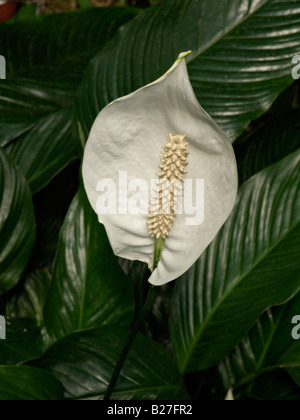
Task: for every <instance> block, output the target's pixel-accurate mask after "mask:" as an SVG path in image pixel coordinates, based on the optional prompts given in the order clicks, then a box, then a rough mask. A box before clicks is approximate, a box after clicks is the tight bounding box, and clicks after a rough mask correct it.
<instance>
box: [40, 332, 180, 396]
mask: <svg viewBox="0 0 300 420" xmlns="http://www.w3.org/2000/svg"><path fill="white" fill-rule="evenodd" d="M127 336H128V331H127V330H126V329H122V328H118V327H113V326H108V327H102V328H99V329H95V330H91V331H86V332H82V333H76V334H72V335H70V336H68V337H66V338H64V339H62V340H61V341H59V342H57V343H56V344H54V345H53V346H52V347H51V348H50V349H49V350H48V351H47V352H46V354H45V355H44V356H43V357H41V359H39V360H38V361H37V362H34V363H33V364H34V365H35V366H38V367H40V368H42V369H46V370H48V371H50V372H51V373H52V374H53V375H54V376H55V377H56V378H57V379H59V380H60V381H61V382H62V384H63V386H64V388H65V396H66V398H68V399H86V400H87V399H90V400H92V399H95V400H96V399H102V398H103V396H104V393H105V391H106V389H107V385H108V383H109V381H110V379H111V376H112V373H113V369H114V367H115V364H116V362H117V359H118V357H119V355H120V353H121V351H122V348H123V347H124V344H125V342H126V339H127ZM184 398H187V394H186V391H185V388H184V384H183V380H182V377H181V375H180V374H179V372H178V371H177V369H176V366H175V364H174V362H173V360H172V358H171V356H170V354H169V353H168V352H167V350H166V349H164V348H163V347H162V346H160V345H159V344H157V343H155V342H153V341H151V340H149V339H148V338H146V337H144V336H142V335H139V336H138V337H137V339H136V341H135V342H134V344H133V346H132V348H131V350H130V353H129V355H128V358H127V360H126V362H125V364H124V367H123V369H122V372H121V375H120V378H119V380H118V383H117V384H116V388H115V391H114V393H113V396H112V399H114V400H178V399H184Z"/></svg>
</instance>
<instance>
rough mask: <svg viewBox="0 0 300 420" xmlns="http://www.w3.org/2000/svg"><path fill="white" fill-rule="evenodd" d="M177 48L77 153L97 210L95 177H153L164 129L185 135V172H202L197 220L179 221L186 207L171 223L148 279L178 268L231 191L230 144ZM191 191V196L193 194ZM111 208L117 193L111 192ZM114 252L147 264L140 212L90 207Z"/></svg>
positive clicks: (209, 235)
mask: <svg viewBox="0 0 300 420" xmlns="http://www.w3.org/2000/svg"><path fill="white" fill-rule="evenodd" d="M185 55H186V54H181V55H180V57H179V59H178V60H177V61H176V63H175V64H174V65H173V67H172V68H171V69H170V70H169V71H168V72H167V73H166V74H165V75H164V76H162V77H161V78H160V79H158V80H157V81H155V82H154V83H151V84H150V85H147V86H144V87H143V88H141V89H139V90H137V91H136V92H134V93H132V94H130V95H128V96H124V97H122V98H119V99H117V100H116V101H114V102H112V103H111V104H109V105H108V106H107V107H106V108H104V109H103V110H102V111H101V113H100V114H99V116H98V117H97V119H96V121H95V123H94V125H93V127H92V130H91V133H90V136H89V139H88V142H87V145H86V149H85V153H84V160H83V179H84V185H85V189H86V192H87V195H88V198H89V201H90V203H91V205H92V207H93V209H94V210H95V211H96V212H97V200H98V198H99V195H100V193H99V192H97V185H98V183H99V181H100V180H103V179H106V178H107V179H111V180H113V181H114V182H115V183H116V184H117V185H118V184H119V173H120V171H126V172H127V173H128V182H130V180H132V179H136V178H140V179H145V180H147V182H148V185H149V191H150V190H151V188H150V186H151V183H150V182H151V180H153V179H156V178H157V173H158V172H159V169H158V166H159V165H160V164H161V161H160V158H161V153H162V149H163V146H164V145H165V144H166V141H167V137H168V135H169V133H173V134H186V136H187V141H188V142H189V146H188V148H187V150H188V151H189V153H190V154H189V156H188V162H189V164H188V166H187V167H186V169H187V172H188V173H187V175H186V176H185V178H187V179H193V180H196V179H204V186H205V196H204V222H203V223H202V224H201V225H199V226H187V225H186V217H187V216H186V214H182V215H179V214H178V215H176V219H175V224H174V226H173V228H172V229H171V231H170V233H169V236H168V237H167V238H166V240H165V245H164V248H163V252H162V255H161V259H160V262H159V264H158V266H157V268H156V269H155V270H154V272H153V273H152V275H151V277H150V279H149V282H150V283H151V284H153V285H157V286H158V285H163V284H165V283H167V282H170V281H172V280H174V279H176V278H178V277H179V276H180V275H182V274H183V273H185V272H186V271H187V270H188V269H189V268H190V267H191V266H192V265H193V264H194V262H195V261H196V260H197V259H198V258H199V256H200V255H201V254H202V253H203V251H204V250H205V249H206V248H207V247H208V245H209V244H210V243H211V242H212V240H213V239H214V238H215V236H216V234H217V233H218V231H219V230H220V228H221V227H222V225H223V224H224V222H225V221H226V219H227V218H228V216H229V214H230V213H231V211H232V208H233V206H234V204H235V201H236V197H237V187H238V176H237V167H236V160H235V156H234V152H233V148H232V145H231V144H230V142H229V140H228V139H227V137H226V135H225V134H224V132H223V131H222V130H221V129H220V128H219V126H218V125H217V124H216V123H215V122H214V121H213V120H212V118H211V117H210V116H209V115H208V114H207V113H206V112H205V111H204V110H203V109H202V107H201V106H200V104H199V102H198V100H197V98H196V96H195V94H194V91H193V88H192V86H191V83H190V81H189V76H188V72H187V67H186V62H185V59H184V56H185ZM194 198H195V197H194ZM117 208H118V198H117ZM98 217H99V221H100V222H101V223H103V224H104V226H105V228H106V231H107V234H108V237H109V240H110V243H111V245H112V248H113V250H114V252H115V254H116V255H118V256H120V257H123V258H126V259H130V260H140V261H144V262H146V263H147V264H148V265H149V267H150V269H151V268H152V265H153V252H154V239H153V238H151V237H150V235H149V233H148V228H147V220H148V218H147V215H145V214H138V215H132V214H116V215H111V214H106V215H103V214H98Z"/></svg>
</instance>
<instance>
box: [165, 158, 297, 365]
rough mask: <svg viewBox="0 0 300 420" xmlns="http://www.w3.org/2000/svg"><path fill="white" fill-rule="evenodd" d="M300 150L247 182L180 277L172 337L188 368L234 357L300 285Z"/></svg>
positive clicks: (174, 301)
mask: <svg viewBox="0 0 300 420" xmlns="http://www.w3.org/2000/svg"><path fill="white" fill-rule="evenodd" d="M299 160H300V151H299V150H298V151H297V152H296V153H294V154H293V155H291V156H289V157H287V158H286V159H284V160H282V161H280V162H279V163H277V164H276V165H273V166H271V167H269V168H267V169H265V170H264V171H262V172H260V173H258V174H257V175H256V176H254V177H252V178H251V179H250V180H249V181H248V182H246V183H245V184H244V185H243V186H242V188H241V190H240V194H239V198H238V201H237V204H236V206H235V208H234V210H233V212H232V214H231V216H230V218H229V219H228V221H227V222H226V224H225V225H224V227H223V228H222V229H221V231H220V232H219V234H218V236H217V237H216V239H215V240H214V241H213V243H212V244H211V246H210V247H209V248H208V249H207V251H206V252H205V253H204V254H203V255H202V256H201V257H200V259H199V260H198V261H197V262H196V264H195V265H194V266H193V267H192V268H191V269H190V270H189V271H188V272H187V273H186V274H185V275H183V276H182V277H181V278H180V279H179V280H178V282H177V285H176V290H175V294H174V297H173V302H172V309H171V319H170V328H171V338H172V343H173V347H174V352H175V356H176V359H177V363H178V366H179V368H180V371H181V372H187V371H188V372H191V371H196V370H201V369H205V368H207V367H209V366H212V365H214V364H216V362H218V361H219V360H221V359H222V358H223V357H224V356H226V355H227V354H228V353H229V352H230V351H231V350H232V349H233V348H234V346H235V345H237V344H238V343H239V341H240V340H241V339H242V338H243V336H244V335H245V334H246V333H247V332H248V331H249V329H250V328H251V326H252V325H253V324H254V323H255V321H256V320H257V319H258V318H259V316H260V315H261V313H262V312H263V311H264V310H265V309H266V308H267V307H269V306H272V305H278V304H282V303H283V302H285V301H286V300H288V299H289V298H291V296H293V295H295V293H296V292H297V291H298V290H299V288H300V260H299V250H300V240H299V235H300V224H299V222H300V189H299V177H300V164H299Z"/></svg>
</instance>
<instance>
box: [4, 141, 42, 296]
mask: <svg viewBox="0 0 300 420" xmlns="http://www.w3.org/2000/svg"><path fill="white" fill-rule="evenodd" d="M0 215H1V217H0V295H1V294H3V293H5V292H7V291H9V290H10V289H12V288H13V287H14V286H15V285H16V284H17V283H18V281H19V280H20V278H21V276H22V274H23V271H24V270H25V268H26V265H27V263H28V260H29V257H30V254H31V251H32V248H33V244H34V241H35V217H34V211H33V205H32V199H31V194H30V191H29V188H28V185H27V183H26V181H25V178H24V177H23V175H22V174H21V172H20V170H19V169H18V168H17V167H16V166H15V165H14V163H13V162H12V161H11V160H10V159H9V158H8V157H7V155H6V153H5V152H4V151H3V150H2V149H0Z"/></svg>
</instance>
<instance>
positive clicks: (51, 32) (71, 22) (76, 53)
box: [0, 8, 137, 93]
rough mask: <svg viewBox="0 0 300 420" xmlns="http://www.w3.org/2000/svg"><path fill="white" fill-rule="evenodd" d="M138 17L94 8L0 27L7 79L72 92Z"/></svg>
mask: <svg viewBox="0 0 300 420" xmlns="http://www.w3.org/2000/svg"><path fill="white" fill-rule="evenodd" d="M136 14H137V12H136V11H135V10H133V9H130V8H125V9H123V8H122V9H121V8H101V9H95V8H94V9H90V10H81V11H77V12H73V13H59V14H53V15H48V16H42V17H39V18H38V19H32V20H28V21H25V22H17V23H14V24H11V25H1V26H0V40H1V41H0V53H1V54H2V55H4V56H5V57H6V60H7V79H8V80H12V79H15V78H18V79H20V78H26V79H33V80H38V81H42V80H43V81H44V82H45V83H46V84H47V86H55V87H60V88H62V89H63V90H72V88H73V87H74V86H77V84H78V83H79V82H80V79H81V77H82V74H83V72H84V71H85V68H86V65H87V64H88V62H89V60H90V59H91V58H92V57H93V56H94V55H95V54H96V53H97V52H99V51H100V49H101V48H103V46H104V45H105V43H106V42H107V40H109V39H110V38H111V37H112V35H113V34H114V33H115V32H116V30H117V29H118V27H119V26H120V25H122V24H124V23H125V22H127V21H128V20H130V19H131V18H132V17H134V16H135V15H136ZM73 93H75V92H73Z"/></svg>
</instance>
